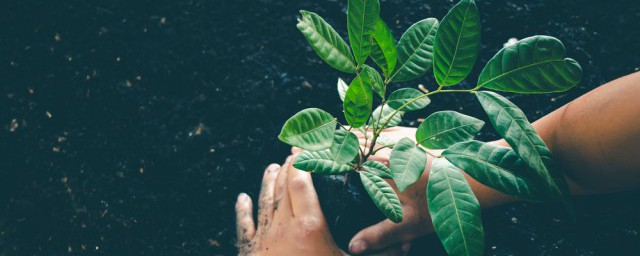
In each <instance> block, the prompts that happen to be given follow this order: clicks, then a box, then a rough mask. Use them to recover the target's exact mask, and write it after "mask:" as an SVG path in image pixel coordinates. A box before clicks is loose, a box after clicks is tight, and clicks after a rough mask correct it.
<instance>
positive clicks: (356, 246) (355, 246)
mask: <svg viewBox="0 0 640 256" xmlns="http://www.w3.org/2000/svg"><path fill="white" fill-rule="evenodd" d="M365 249H367V246H366V244H364V242H363V241H361V240H359V241H355V242H353V243H351V244H350V245H349V251H350V252H351V253H355V254H358V253H362V252H364V250H365Z"/></svg>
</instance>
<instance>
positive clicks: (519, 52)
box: [478, 36, 582, 93]
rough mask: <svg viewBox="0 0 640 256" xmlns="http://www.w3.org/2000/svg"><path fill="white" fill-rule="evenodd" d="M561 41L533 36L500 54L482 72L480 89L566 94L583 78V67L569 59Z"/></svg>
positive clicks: (508, 47)
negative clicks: (565, 92)
mask: <svg viewBox="0 0 640 256" xmlns="http://www.w3.org/2000/svg"><path fill="white" fill-rule="evenodd" d="M565 57H566V51H565V49H564V45H562V42H560V40H558V39H556V38H554V37H550V36H532V37H528V38H525V39H522V40H520V41H518V42H517V43H515V44H513V45H510V46H507V47H505V48H503V49H502V50H500V51H499V52H498V53H496V55H495V56H493V58H491V60H489V62H488V63H487V65H486V66H485V67H484V69H482V73H480V77H479V78H478V86H480V87H485V88H488V89H493V90H496V91H504V92H515V93H549V92H564V91H566V90H569V89H571V88H572V87H574V86H576V85H577V84H578V82H580V79H581V78H582V68H580V65H579V64H578V63H577V62H576V61H575V60H573V59H570V58H565Z"/></svg>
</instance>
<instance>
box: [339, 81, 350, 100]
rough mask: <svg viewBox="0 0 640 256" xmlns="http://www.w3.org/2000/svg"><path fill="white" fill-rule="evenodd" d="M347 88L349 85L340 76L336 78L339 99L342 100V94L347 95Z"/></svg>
mask: <svg viewBox="0 0 640 256" xmlns="http://www.w3.org/2000/svg"><path fill="white" fill-rule="evenodd" d="M347 89H349V85H348V84H347V83H345V82H344V80H342V78H338V96H340V100H341V101H344V96H345V95H347Z"/></svg>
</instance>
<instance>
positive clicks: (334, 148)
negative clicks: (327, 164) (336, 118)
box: [329, 129, 360, 164]
mask: <svg viewBox="0 0 640 256" xmlns="http://www.w3.org/2000/svg"><path fill="white" fill-rule="evenodd" d="M329 149H330V151H331V159H333V161H335V162H336V163H338V164H346V163H348V162H351V160H353V158H355V157H356V155H358V150H359V149H360V142H359V141H358V136H356V135H355V134H353V133H352V132H349V131H345V130H343V129H338V130H336V135H335V137H333V144H332V145H331V148H329Z"/></svg>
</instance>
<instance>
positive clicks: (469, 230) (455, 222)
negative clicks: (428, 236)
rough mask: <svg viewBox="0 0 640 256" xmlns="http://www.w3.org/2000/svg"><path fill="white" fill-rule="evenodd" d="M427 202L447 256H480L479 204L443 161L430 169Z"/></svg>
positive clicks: (454, 169)
mask: <svg viewBox="0 0 640 256" xmlns="http://www.w3.org/2000/svg"><path fill="white" fill-rule="evenodd" d="M427 200H428V203H427V205H428V207H429V214H431V221H432V222H433V226H434V228H435V230H436V234H437V235H438V237H439V238H440V241H441V242H442V245H444V249H445V250H446V251H447V254H448V255H452V256H457V255H464V256H472V255H482V252H483V250H484V230H483V229H482V219H481V218H480V203H479V202H478V199H476V197H475V195H474V194H473V191H471V187H470V186H469V183H467V180H466V179H465V177H464V175H463V174H462V173H461V172H460V171H458V170H457V169H456V168H455V167H454V166H453V165H451V164H450V163H448V162H447V161H446V160H444V159H442V158H438V159H435V160H434V161H433V165H432V166H431V171H430V172H429V183H428V185H427Z"/></svg>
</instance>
